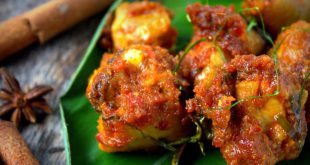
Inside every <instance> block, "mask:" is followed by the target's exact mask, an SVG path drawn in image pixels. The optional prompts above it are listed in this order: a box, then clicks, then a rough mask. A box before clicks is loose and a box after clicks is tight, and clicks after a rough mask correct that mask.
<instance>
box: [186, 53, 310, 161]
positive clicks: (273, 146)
mask: <svg viewBox="0 0 310 165" xmlns="http://www.w3.org/2000/svg"><path fill="white" fill-rule="evenodd" d="M275 65H276V64H275V63H274V60H273V59H272V58H270V57H269V56H266V55H262V56H258V57H256V56H254V55H242V56H236V57H235V58H234V59H233V60H231V62H229V63H228V64H227V65H225V67H223V68H222V69H223V70H222V71H221V72H219V73H218V74H217V76H216V79H215V80H214V81H213V82H212V84H211V86H210V87H209V88H205V87H204V86H205V85H204V84H203V83H199V84H197V85H196V86H195V89H194V92H195V98H193V99H191V100H190V101H188V102H187V111H188V112H191V113H198V114H203V115H205V116H206V117H207V118H208V119H210V120H211V121H212V129H213V134H214V137H213V145H214V146H215V147H218V148H220V150H221V152H222V154H223V156H224V158H225V159H226V161H227V162H228V163H229V164H274V163H276V162H278V161H280V160H283V159H294V158H296V157H297V156H298V155H299V153H300V151H301V149H302V147H303V144H304V141H305V137H306V134H307V133H306V132H307V126H306V120H305V110H304V102H301V101H300V100H301V99H304V98H306V97H307V94H306V92H305V91H303V95H302V97H303V98H299V96H300V92H301V84H300V82H299V81H298V78H296V77H294V76H293V74H292V73H290V72H284V71H282V70H280V73H277V72H276V68H275ZM233 101H235V102H233ZM234 105H236V106H234Z"/></svg>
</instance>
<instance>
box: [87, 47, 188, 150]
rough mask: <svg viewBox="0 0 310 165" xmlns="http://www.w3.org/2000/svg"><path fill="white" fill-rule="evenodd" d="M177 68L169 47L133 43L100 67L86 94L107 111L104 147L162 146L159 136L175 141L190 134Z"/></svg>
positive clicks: (102, 123)
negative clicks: (181, 98)
mask: <svg viewBox="0 0 310 165" xmlns="http://www.w3.org/2000/svg"><path fill="white" fill-rule="evenodd" d="M173 68H174V62H173V57H172V56H171V55H170V54H169V53H168V51H167V50H165V49H162V48H160V47H156V46H155V47H151V46H146V45H145V46H143V45H132V46H130V47H129V48H127V49H124V50H121V51H119V52H117V53H116V54H115V56H114V57H113V58H112V59H110V60H108V64H107V65H105V67H100V68H99V69H97V70H96V71H95V72H94V74H93V75H92V77H91V78H90V80H89V85H88V88H87V92H86V93H87V97H88V99H89V101H90V102H91V104H92V105H93V107H94V108H95V110H96V111H98V112H100V113H101V114H102V119H99V134H98V135H97V139H98V141H99V142H100V145H101V148H102V149H103V150H105V151H108V152H115V151H131V150H138V149H142V148H143V149H147V148H149V147H151V146H157V145H158V141H156V140H165V141H174V140H177V139H179V138H181V137H182V136H183V135H185V134H186V130H184V129H186V127H184V126H183V125H182V123H181V120H182V118H183V117H184V115H185V112H184V110H183V108H182V106H181V104H180V101H179V96H180V91H179V90H178V82H179V81H178V80H177V76H175V75H174V74H173V73H172V71H171V70H172V69H173ZM116 125H117V126H116ZM112 127H115V128H117V129H112ZM142 135H143V138H144V140H142V141H141V139H143V138H142V137H141V136H142ZM113 139H114V141H117V143H114V142H113ZM139 139H140V141H139ZM110 142H111V143H110Z"/></svg>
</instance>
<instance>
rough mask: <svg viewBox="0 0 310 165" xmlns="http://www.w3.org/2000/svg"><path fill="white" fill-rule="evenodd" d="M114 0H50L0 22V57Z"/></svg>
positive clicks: (65, 26) (41, 38)
mask: <svg viewBox="0 0 310 165" xmlns="http://www.w3.org/2000/svg"><path fill="white" fill-rule="evenodd" d="M112 1H113V0H52V1H48V2H47V3H45V4H43V5H41V6H39V7H37V8H35V9H33V10H31V11H29V12H26V13H24V14H22V15H20V16H17V17H14V18H11V19H10V20H7V21H5V22H3V23H1V24H0V34H1V37H0V60H2V59H4V58H6V57H8V56H9V55H11V54H14V53H16V52H18V51H19V50H21V49H23V48H25V47H27V46H29V45H31V44H33V43H36V42H39V43H40V44H43V43H45V42H46V41H48V40H49V39H51V38H53V37H54V36H55V35H57V34H59V33H60V32H62V31H64V30H66V29H68V28H70V27H72V26H73V25H75V24H77V23H78V22H80V21H82V20H84V19H86V18H88V17H90V16H92V15H94V14H96V13H99V12H100V11H102V10H103V9H104V8H106V7H107V6H108V5H109V4H110V3H111V2H112Z"/></svg>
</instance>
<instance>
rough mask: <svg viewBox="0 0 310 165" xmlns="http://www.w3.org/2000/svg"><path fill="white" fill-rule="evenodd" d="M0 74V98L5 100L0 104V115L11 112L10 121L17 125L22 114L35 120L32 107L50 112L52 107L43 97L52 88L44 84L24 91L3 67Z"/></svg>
mask: <svg viewBox="0 0 310 165" xmlns="http://www.w3.org/2000/svg"><path fill="white" fill-rule="evenodd" d="M0 75H1V77H2V81H3V87H4V88H1V89H0V99H1V100H3V101H5V102H4V104H3V105H1V106H0V117H1V116H3V115H5V114H7V113H9V112H10V111H13V112H12V115H11V121H12V122H13V123H14V124H15V125H16V126H17V127H18V126H19V123H20V121H21V118H22V115H23V116H24V117H25V119H26V120H28V121H30V122H31V123H35V122H36V114H35V113H34V112H35V111H34V109H40V110H42V111H44V112H46V113H51V112H52V109H51V108H50V106H49V105H48V104H47V102H46V100H45V99H44V98H43V96H45V95H46V94H48V93H49V92H51V91H52V90H53V88H51V87H50V86H46V85H40V86H36V87H34V88H32V89H30V90H29V91H28V92H24V91H23V90H22V89H21V87H20V85H19V82H18V81H17V80H16V78H15V77H14V76H13V75H11V74H10V73H9V72H8V70H6V69H5V68H0Z"/></svg>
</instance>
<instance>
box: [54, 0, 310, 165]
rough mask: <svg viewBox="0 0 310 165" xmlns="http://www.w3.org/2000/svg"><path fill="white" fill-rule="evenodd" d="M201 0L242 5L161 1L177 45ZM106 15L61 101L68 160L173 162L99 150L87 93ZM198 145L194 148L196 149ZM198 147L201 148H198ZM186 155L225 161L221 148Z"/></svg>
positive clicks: (86, 164) (215, 164)
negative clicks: (188, 12)
mask: <svg viewBox="0 0 310 165" xmlns="http://www.w3.org/2000/svg"><path fill="white" fill-rule="evenodd" d="M194 2H201V3H202V4H206V3H208V4H211V5H216V4H221V5H226V6H227V5H230V4H234V5H235V6H236V8H237V9H240V6H241V0H209V1H208V0H161V3H162V4H164V5H165V6H166V7H167V8H169V9H170V10H171V11H172V12H173V14H174V19H173V22H172V24H173V26H174V27H176V28H177V30H178V32H179V36H178V40H177V46H176V49H177V50H180V49H182V48H183V47H184V46H185V45H186V43H188V41H189V40H190V38H191V35H192V26H191V25H190V23H189V22H188V21H187V19H186V14H185V8H186V6H187V5H188V4H191V3H194ZM120 3H121V0H116V1H115V2H114V4H113V5H112V6H111V8H110V10H109V11H108V12H112V11H113V10H114V9H115V8H116V7H117V6H118V5H119V4H120ZM105 22H106V17H103V19H102V20H101V22H100V24H99V25H98V29H97V31H96V33H95V34H94V36H93V39H92V40H91V43H90V45H89V47H88V49H87V51H86V53H85V56H84V58H83V60H82V61H81V63H80V65H79V67H78V69H77V71H76V72H75V74H74V75H73V77H72V80H71V83H70V85H69V88H68V90H67V92H66V93H65V95H64V96H63V97H62V98H61V101H60V112H61V118H62V125H63V130H64V143H65V150H66V156H67V164H69V165H70V164H74V165H75V164H83V165H90V164H91V165H96V164H98V165H99V164H100V165H110V164H113V165H123V164H126V165H131V164H133V165H138V164H143V165H148V164H154V165H161V164H171V160H172V156H173V153H172V152H170V151H166V152H163V153H152V154H151V153H144V152H135V153H105V152H103V151H100V150H99V148H98V143H97V141H96V140H95V135H96V132H97V128H96V127H97V119H98V116H99V114H97V113H95V111H94V110H93V108H92V107H91V105H90V103H89V102H88V100H87V99H86V97H85V90H86V86H87V82H88V78H89V76H90V75H91V73H92V72H93V70H94V69H95V68H97V67H98V66H99V61H100V59H101V57H102V54H103V53H104V51H103V50H102V49H101V48H100V47H99V46H98V44H97V42H98V39H99V38H100V35H101V29H102V28H103V26H104V25H105ZM195 149H196V148H193V150H195ZM196 150H198V149H196ZM307 154H308V155H310V153H309V151H306V149H304V152H303V153H302V155H301V156H300V157H299V159H298V160H295V161H290V162H289V161H285V162H282V163H281V164H307V163H308V162H310V156H308V157H307V156H306V155H307ZM184 157H186V159H187V163H186V164H212V165H221V164H226V162H225V160H224V159H223V157H222V155H221V153H220V152H219V150H216V149H211V150H206V156H202V155H201V153H200V152H199V151H192V150H191V151H189V152H185V153H184Z"/></svg>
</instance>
